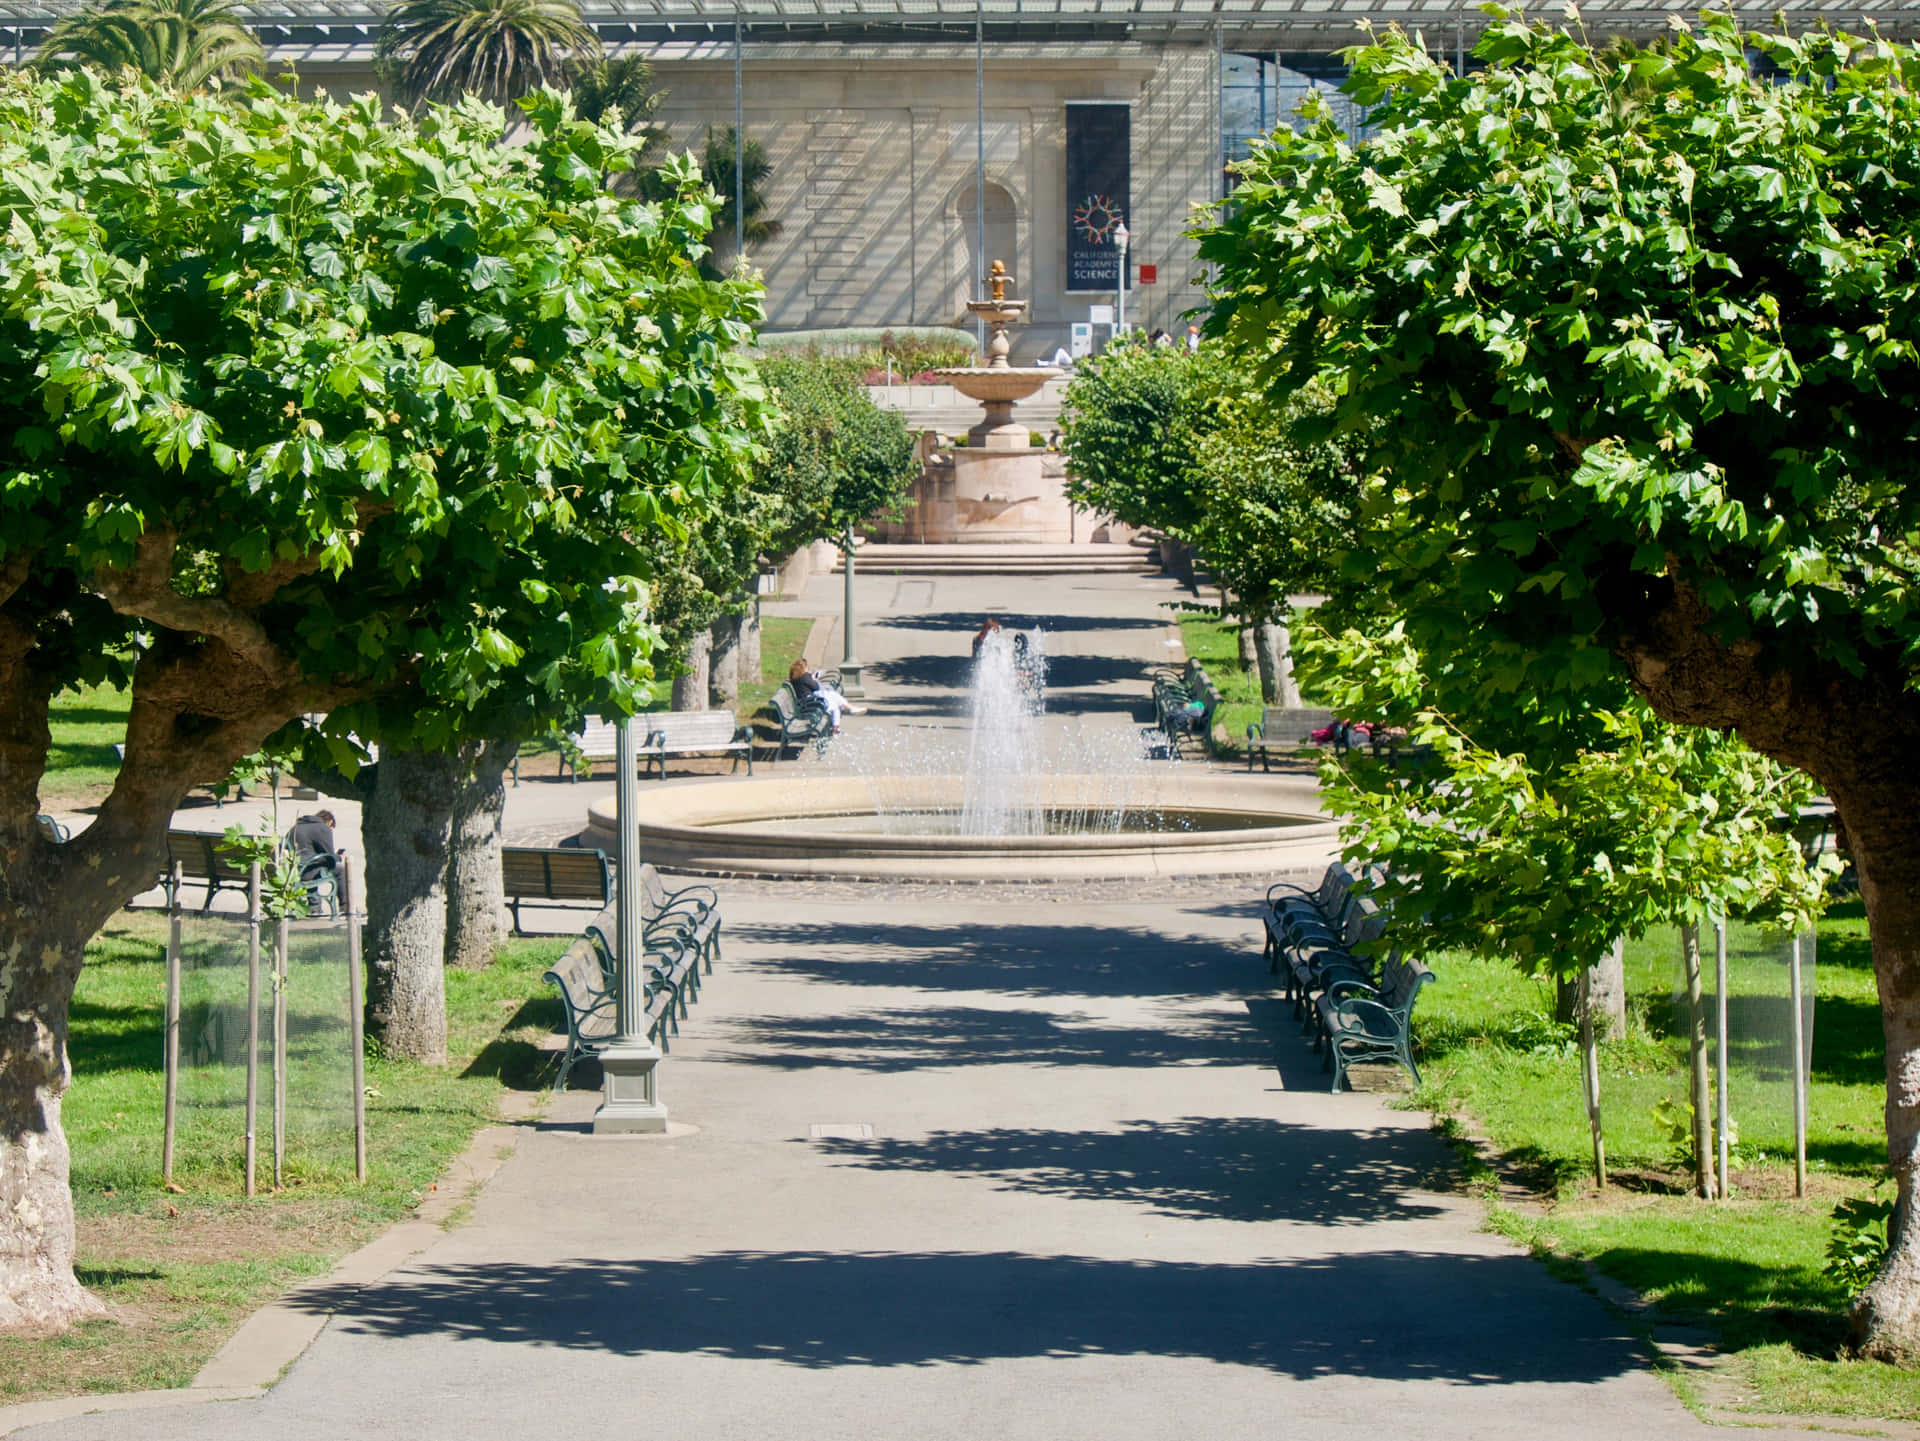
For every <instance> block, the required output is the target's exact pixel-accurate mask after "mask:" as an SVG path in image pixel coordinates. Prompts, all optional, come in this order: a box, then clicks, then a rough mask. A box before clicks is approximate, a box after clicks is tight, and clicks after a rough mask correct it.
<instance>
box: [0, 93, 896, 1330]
mask: <svg viewBox="0 0 1920 1441" xmlns="http://www.w3.org/2000/svg"><path fill="white" fill-rule="evenodd" d="M520 110H521V113H522V115H523V117H524V118H523V120H522V121H521V122H520V123H521V125H522V127H523V129H524V131H525V135H524V143H523V144H518V145H513V146H503V145H502V144H500V138H501V134H502V128H503V127H502V123H501V117H500V115H499V112H498V111H496V110H493V109H491V108H490V107H487V106H484V105H482V104H480V103H478V102H476V101H473V100H467V101H465V102H463V103H462V104H460V105H458V106H455V107H443V106H438V105H431V104H430V105H427V106H424V107H422V108H421V109H420V110H419V112H418V113H417V114H416V115H415V116H413V117H406V116H402V117H401V118H399V119H398V120H395V119H392V118H390V117H388V116H387V115H385V114H383V111H382V106H381V104H380V102H379V101H378V100H377V99H376V98H374V97H363V98H361V99H358V100H355V101H353V102H351V103H346V104H343V103H340V102H338V101H336V100H332V99H326V98H323V99H320V100H316V101H313V102H306V101H301V100H299V99H296V98H294V97H292V96H289V95H287V94H285V93H284V92H281V91H279V90H277V89H275V88H274V87H272V86H269V85H268V84H267V83H265V82H264V81H263V80H258V79H252V80H243V81H240V82H237V83H236V84H234V85H231V86H228V87H226V88H225V89H223V90H220V91H215V92H207V91H198V92H183V91H182V90H181V89H178V88H174V87H169V86H164V85H155V84H150V83H146V82H142V81H138V80H136V79H132V78H129V77H122V79H121V80H118V81H111V82H110V81H108V80H106V79H104V78H102V76H101V75H100V74H99V72H97V71H95V70H91V69H79V70H66V71H61V72H58V73H52V74H46V73H41V74H35V73H32V72H27V73H13V74H10V75H8V76H6V77H0V204H4V205H5V207H6V208H7V210H8V211H9V213H11V214H12V215H13V216H14V217H15V220H14V224H13V226H12V228H11V229H10V230H9V231H8V232H7V234H6V236H5V238H4V240H3V241H0V277H4V278H3V279H0V373H4V375H5V377H6V379H7V381H8V384H7V386H6V391H5V395H6V398H5V402H4V403H5V405H6V407H8V408H9V411H10V413H9V414H8V415H7V417H6V419H5V423H4V425H0V435H4V436H5V437H6V440H5V443H6V445H7V448H8V456H7V468H6V481H5V485H4V487H0V511H4V524H0V1017H4V1019H3V1020H0V1325H5V1324H10V1323H22V1322H27V1323H48V1322H54V1323H57V1322H60V1321H63V1320H67V1319H71V1318H73V1317H76V1316H80V1315H84V1314H86V1313H87V1312H88V1311H90V1310H91V1309H93V1303H92V1301H91V1300H90V1298H89V1297H88V1296H87V1295H86V1293H85V1292H84V1291H83V1290H82V1289H81V1288H80V1287H79V1286H78V1284H77V1283H76V1282H75V1280H74V1277H73V1272H72V1259H73V1228H72V1220H71V1217H72V1212H71V1204H70V1198H69V1196H68V1192H67V1179H66V1176H67V1165H66V1150H65V1142H64V1140H63V1138H62V1135H61V1130H60V1097H61V1093H62V1091H63V1090H64V1088H65V1083H66V1033H67V1014H68V1007H69V1004H70V1001H71V997H72V993H73V986H74V982H75V980H76V978H77V976H78V974H79V970H80V966H81V958H82V951H83V947H84V946H85V944H86V942H87V940H88V939H89V938H90V937H91V936H92V935H93V933H94V932H95V931H96V930H97V929H98V928H99V927H100V925H102V924H103V923H104V922H105V921H106V920H107V919H108V918H109V917H110V916H111V915H112V914H113V912H114V911H115V910H116V909H117V908H118V907H119V906H121V905H123V904H124V903H125V902H126V900H127V899H129V898H130V897H131V896H132V895H134V894H136V893H138V892H139V891H140V890H142V889H145V888H146V887H147V886H148V885H149V884H150V883H151V878H152V876H153V874H154V872H155V871H156V869H157V868H158V866H159V865H160V863H161V858H162V856H163V853H164V837H165V832H166V828H167V825H168V822H169V819H170V817H171V815H172V814H173V812H174V810H175V809H176V808H177V807H178V805H179V803H180V802H181V800H182V798H183V797H184V796H185V794H186V793H187V791H188V790H189V789H190V788H192V787H193V786H195V785H197V784H203V783H206V782H209V781H215V780H218V779H220V778H221V777H223V776H224V775H226V774H227V773H228V771H229V770H230V769H231V768H232V767H233V765H234V763H235V762H236V761H237V760H238V759H240V758H241V757H243V756H246V755H248V754H250V753H252V752H255V751H257V750H260V749H262V748H267V749H270V750H275V751H278V752H280V753H283V754H292V755H295V756H297V757H298V758H299V764H300V766H301V767H302V769H303V770H304V771H306V772H307V773H309V774H314V775H323V774H331V775H332V776H333V777H334V778H335V779H336V781H337V782H338V783H340V784H344V785H351V786H354V787H355V788H356V789H357V790H358V791H359V792H360V793H361V794H362V795H363V796H364V797H365V799H366V806H367V808H366V813H365V822H366V823H365V831H366V836H367V841H368V845H369V856H368V862H369V864H368V867H367V872H368V882H369V901H370V908H374V909H377V910H378V911H379V912H380V914H381V916H382V918H383V919H382V921H381V923H380V925H379V926H378V927H377V928H375V930H374V931H373V932H372V934H370V944H369V965H370V972H371V974H370V978H369V979H370V986H369V1010H370V1012H371V1014H372V1017H373V1019H374V1021H375V1022H376V1024H377V1025H378V1026H379V1027H380V1036H381V1040H382V1042H383V1043H384V1044H385V1045H386V1046H387V1047H388V1048H389V1049H390V1050H392V1051H394V1052H396V1053H400V1054H407V1055H414V1056H418V1057H421V1058H423V1059H428V1060H433V1059H438V1058H440V1057H441V1056H442V1055H443V1054H444V1005H443V1001H442V991H441V984H442V982H441V968H442V965H443V962H444V961H445V960H446V959H449V958H452V959H455V960H458V959H460V958H462V957H470V956H474V955H485V954H490V953H491V947H492V942H491V935H492V927H493V926H494V925H495V924H496V921H495V914H494V912H493V911H492V910H491V909H489V908H488V907H486V906H485V905H480V906H477V907H476V906H472V905H469V904H463V901H470V900H471V899H472V897H473V896H474V895H476V894H479V893H480V889H479V888H480V887H481V886H482V885H483V883H484V879H485V876H486V872H487V870H488V866H487V865H486V863H485V858H486V857H487V856H488V855H489V854H490V853H489V852H488V851H487V850H486V843H487V842H488V841H489V840H490V839H491V840H496V841H497V835H498V809H499V792H500V786H499V779H500V771H501V768H502V766H503V765H504V764H505V761H506V759H507V758H508V757H509V756H510V755H511V754H512V752H513V749H514V747H515V746H516V745H517V743H518V741H519V739H520V738H521V737H523V736H526V735H529V734H534V733H537V732H539V731H541V730H543V729H545V728H546V727H548V726H551V725H554V724H566V723H570V722H572V721H574V720H576V719H577V718H578V716H579V715H581V714H582V713H585V712H589V711H597V712H602V713H606V712H611V713H615V714H618V713H622V712H630V711H632V710H634V709H637V708H638V707H640V706H641V705H643V704H645V703H646V702H647V700H648V699H649V698H650V696H651V694H652V691H653V685H654V680H655V677H656V675H657V674H658V673H659V668H660V667H662V666H666V665H671V664H672V663H673V662H674V660H675V658H676V653H677V652H678V651H679V650H681V649H684V647H685V645H686V643H687V640H688V638H689V637H690V636H691V635H693V634H695V633H697V632H699V631H701V630H702V629H703V627H704V626H705V625H706V624H707V623H708V621H709V619H710V615H711V612H712V611H713V609H714V608H715V607H716V606H718V607H724V606H726V605H728V604H731V603H733V601H734V599H735V597H737V596H738V595H739V594H740V593H741V592H742V591H743V589H745V588H746V587H747V582H748V581H749V580H750V578H751V576H752V574H753V572H754V571H755V570H756V569H757V568H758V566H759V564H760V563H761V560H762V558H763V557H764V556H765V555H767V554H769V553H771V552H774V551H777V550H778V548H780V547H782V546H786V545H790V544H795V543H799V542H800V541H802V540H805V539H811V538H813V537H815V536H818V535H825V534H831V533H834V532H835V531H836V530H837V529H838V527H839V526H840V525H841V524H842V523H844V520H845V518H846V517H847V516H848V515H849V514H857V513H862V512H863V511H864V510H865V509H866V508H867V507H868V506H869V505H870V504H871V503H873V502H874V501H875V500H876V498H878V497H881V496H885V495H890V494H896V493H897V491H898V489H899V488H900V487H901V486H903V485H904V483H905V480H906V478H907V474H910V471H909V470H908V468H907V462H908V461H910V458H911V444H910V441H908V439H907V437H906V434H905V431H904V428H903V427H902V426H900V424H899V422H898V420H897V418H896V419H895V420H894V422H893V430H892V431H888V430H886V428H885V426H884V425H876V424H875V422H874V418H873V417H872V416H870V415H867V414H865V413H864V412H861V411H860V410H859V409H858V406H857V405H856V404H855V401H856V400H858V401H861V402H864V400H865V397H864V395H859V396H855V394H854V393H853V392H854V390H855V387H852V386H850V385H849V386H843V387H842V389H841V390H840V391H839V392H835V393H833V394H830V395H828V396H827V397H826V400H825V401H824V402H819V401H817V398H816V397H813V396H812V395H807V396H799V395H795V396H791V397H789V405H790V406H791V408H792V409H793V410H794V411H795V412H796V413H797V414H798V415H799V419H798V420H788V419H787V418H786V417H785V415H784V413H783V410H782V395H781V391H782V390H785V389H796V390H797V389H800V388H801V387H800V386H799V385H798V383H797V380H796V381H789V380H788V378H786V377H784V376H782V375H781V374H780V373H779V371H778V370H777V368H776V369H775V370H774V372H773V373H772V374H771V375H770V376H769V377H767V378H763V377H762V376H761V375H760V374H759V373H757V372H756V370H755V368H754V365H753V363H752V361H751V359H750V353H751V352H750V349H749V347H750V344H751V340H752V335H753V327H754V325H755V324H756V323H757V321H758V320H759V318H760V314H761V311H760V300H761V291H760V287H759V284H758V282H757V281H756V280H755V279H754V278H753V277H752V276H751V275H750V274H749V273H747V272H746V271H744V270H738V271H734V272H731V273H728V274H725V275H715V274H713V273H711V272H710V271H709V270H703V268H702V264H701V262H702V261H703V260H704V259H705V258H706V257H707V253H708V252H707V248H706V244H705V240H706V237H707V235H708V234H709V232H710V231H711V229H712V227H713V217H714V214H715V212H716V210H717V209H718V208H719V201H718V197H717V196H715V195H714V193H713V192H712V189H711V187H710V186H709V185H708V183H707V181H706V177H705V176H704V175H703V173H702V171H701V169H700V167H699V165H698V164H697V163H696V162H695V161H694V160H693V159H692V158H691V157H678V158H675V157H668V158H666V159H665V160H664V161H661V162H659V163H658V164H657V165H655V164H653V163H652V161H651V157H649V155H648V153H647V152H648V143H647V140H646V138H645V137H644V136H642V135H639V134H636V133H634V132H633V131H632V130H631V129H629V128H628V127H627V126H626V125H625V124H621V125H619V126H603V125H596V124H593V123H591V122H582V121H580V120H579V119H578V118H577V117H576V116H575V114H574V113H573V111H572V109H571V107H570V105H569V102H568V99H567V97H566V96H564V95H562V94H560V93H557V92H555V91H552V90H541V91H539V92H538V93H536V94H535V95H533V96H530V97H528V98H527V99H526V100H524V101H523V102H522V104H521V107H520ZM643 168H650V169H651V170H652V172H653V174H652V178H651V179H650V181H649V184H648V186H647V187H642V186H638V185H634V184H631V183H629V182H630V179H631V177H633V176H634V175H635V173H636V172H637V171H640V170H642V169H643ZM654 195H657V196H659V197H660V198H657V199H655V198H648V197H649V196H654ZM769 379H771V380H772V382H773V386H772V388H770V387H769V384H768V380H769ZM799 379H804V377H800V378H799ZM869 408H870V407H869ZM855 433H857V434H858V437H859V438H858V441H857V443H851V444H848V445H844V446H839V447H837V448H834V447H832V446H830V447H829V448H830V449H832V453H833V455H834V456H836V457H841V458H842V460H841V463H840V464H839V469H838V470H832V469H828V470H825V471H823V470H822V467H821V465H820V464H819V463H818V462H817V458H809V454H810V453H809V452H808V450H807V447H808V446H809V445H818V444H821V443H822V442H821V440H820V437H822V436H825V437H827V438H828V441H831V440H832V439H833V438H834V437H838V436H843V435H846V436H852V435H854V434H855ZM847 456H852V457H853V458H852V459H845V457H847ZM103 680H114V681H117V682H119V683H121V684H123V685H125V686H126V687H127V688H128V690H129V692H130V697H131V709H130V717H129V722H128V729H127V742H126V755H125V763H124V765H123V767H122V769H121V772H120V774H119V776H118V778H117V780H116V782H115V784H114V787H113V789H112V791H111V793H110V794H109V795H108V797H107V798H106V800H105V801H104V802H103V804H102V806H101V808H100V811H99V814H98V817H97V818H96V820H95V821H94V823H93V825H92V826H90V827H89V828H88V829H87V830H86V831H85V832H84V833H83V834H82V835H81V836H79V837H77V838H76V839H74V840H73V841H72V842H70V843H67V844H56V843H54V842H52V841H50V840H48V839H47V838H46V837H45V836H44V835H43V834H42V833H41V832H40V830H39V829H38V827H37V826H36V825H35V823H34V816H35V813H36V811H37V809H38V801H37V792H38V788H39V783H40V779H41V776H42V774H43V773H44V771H45V768H46V764H47V755H48V748H49V743H50V742H49V732H48V719H47V717H48V712H49V705H50V702H51V700H52V698H53V697H54V696H55V695H56V694H57V693H59V692H60V691H61V690H63V689H66V688H68V687H71V686H74V685H78V684H82V683H89V682H98V681H103ZM315 717H319V719H317V720H316V719H314V718H315ZM370 745H378V746H379V747H380V753H381V761H380V763H379V764H378V765H377V766H373V767H363V766H362V764H361V762H362V761H363V760H364V759H365V756H366V749H365V748H366V747H368V746H370ZM476 858H480V859H479V860H478V863H476ZM493 870H494V873H495V875H496V876H497V865H495V866H494V867H493ZM450 896H451V904H450V900H449V897H450Z"/></svg>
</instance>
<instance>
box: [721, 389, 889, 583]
mask: <svg viewBox="0 0 1920 1441" xmlns="http://www.w3.org/2000/svg"><path fill="white" fill-rule="evenodd" d="M760 376H761V379H762V380H763V381H764V382H765V383H766V386H767V388H768V391H769V394H770V397H771V399H772V400H773V403H774V404H775V405H776V406H777V407H778V409H779V411H780V413H781V417H782V418H781V421H780V424H779V426H778V428H777V429H776V431H775V433H774V434H773V436H772V438H771V440H770V441H769V443H768V446H767V452H766V455H765V456H764V457H763V459H762V460H761V461H760V464H759V466H758V468H757V471H756V474H757V477H758V483H759V486H760V488H761V490H762V491H763V492H764V493H765V494H767V495H768V496H771V497H777V498H778V501H779V510H778V511H777V512H776V513H775V514H774V515H773V517H772V527H771V529H770V530H769V533H768V535H767V537H766V542H765V545H764V547H763V548H764V550H765V552H766V554H768V555H770V556H784V555H791V554H792V553H793V552H794V551H796V550H798V549H799V548H800V547H801V546H803V545H808V544H810V543H812V542H813V541H816V540H827V539H837V538H838V537H839V536H840V535H841V533H842V532H843V531H844V530H845V528H846V527H847V526H848V525H849V524H852V525H858V524H860V523H861V522H862V521H865V520H867V519H869V518H871V517H873V516H876V515H883V514H887V513H890V512H891V511H893V510H894V509H896V508H897V507H898V506H899V504H900V502H901V501H902V500H903V499H904V498H905V496H906V493H907V488H908V487H909V486H910V485H912V484H913V481H914V477H915V476H917V475H918V474H919V470H920V467H919V465H918V463H917V462H916V460H915V458H914V449H913V435H912V433H911V432H910V431H908V429H907V425H906V421H905V419H904V418H903V417H902V416H901V414H900V413H899V412H898V411H893V410H882V409H881V408H880V407H879V406H877V405H875V404H874V403H873V398H872V397H871V396H869V395H868V394H867V392H866V389H865V387H864V386H862V385H860V384H859V383H858V382H857V381H855V380H853V379H852V378H850V377H849V376H848V375H847V374H846V373H845V372H844V370H843V369H841V368H840V367H836V366H834V365H833V364H831V363H823V362H821V361H817V360H812V359H808V358H804V357H797V356H796V357H788V356H768V357H766V358H763V359H762V360H761V361H760Z"/></svg>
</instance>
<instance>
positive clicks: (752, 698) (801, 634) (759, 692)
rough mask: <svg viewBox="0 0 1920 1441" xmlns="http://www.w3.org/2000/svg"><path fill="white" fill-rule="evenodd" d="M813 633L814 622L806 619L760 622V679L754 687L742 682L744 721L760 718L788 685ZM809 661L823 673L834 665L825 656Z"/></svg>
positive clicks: (782, 617)
mask: <svg viewBox="0 0 1920 1441" xmlns="http://www.w3.org/2000/svg"><path fill="white" fill-rule="evenodd" d="M812 629H813V621H812V620H811V619H810V618H809V617H807V616H803V615H770V616H767V617H766V618H765V619H763V620H762V621H761V622H760V676H759V679H758V680H756V681H753V682H752V683H749V682H748V681H747V680H746V679H745V678H744V677H742V679H741V682H740V715H741V717H742V718H745V717H747V716H751V715H757V714H759V712H760V710H761V708H762V707H764V706H765V705H766V703H767V702H768V701H770V700H772V699H773V693H774V692H775V691H777V690H779V689H780V687H781V686H782V685H784V684H785V683H786V679H787V670H788V668H789V667H791V666H792V665H793V663H794V662H795V661H796V660H798V659H799V658H800V656H801V655H802V654H803V653H804V652H805V651H806V648H807V633H808V632H809V631H811V630H812ZM807 659H808V660H809V661H810V662H812V664H813V665H814V666H816V667H818V668H821V669H824V668H826V667H827V666H828V665H829V664H830V662H829V661H828V659H827V658H826V657H825V656H817V655H811V656H808V657H807Z"/></svg>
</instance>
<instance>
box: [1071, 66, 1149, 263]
mask: <svg viewBox="0 0 1920 1441" xmlns="http://www.w3.org/2000/svg"><path fill="white" fill-rule="evenodd" d="M1132 146H1133V109H1132V107H1131V106H1129V105H1128V104H1127V103H1126V102H1125V101H1120V102H1114V101H1108V100H1099V101H1068V102H1067V194H1066V205H1067V290H1068V292H1069V293H1070V294H1071V293H1073V292H1076V291H1078V292H1086V291H1102V290H1113V289H1115V288H1116V287H1117V286H1118V285H1119V283H1120V247H1119V246H1118V245H1117V244H1115V243H1114V239H1113V234H1114V231H1116V230H1117V229H1119V227H1120V222H1121V221H1123V220H1125V219H1126V218H1127V211H1128V209H1129V207H1130V206H1131V205H1132V204H1133V190H1132V182H1133V152H1132ZM1128 288H1129V289H1131V288H1132V287H1131V285H1129V287H1128Z"/></svg>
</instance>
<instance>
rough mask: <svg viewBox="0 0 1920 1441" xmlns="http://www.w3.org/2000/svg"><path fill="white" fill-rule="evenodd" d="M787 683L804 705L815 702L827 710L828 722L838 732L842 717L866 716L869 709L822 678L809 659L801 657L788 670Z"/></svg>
mask: <svg viewBox="0 0 1920 1441" xmlns="http://www.w3.org/2000/svg"><path fill="white" fill-rule="evenodd" d="M787 683H788V684H789V685H791V686H792V687H793V694H794V697H795V698H796V699H797V700H799V702H800V703H801V704H802V705H805V704H806V703H807V702H808V701H815V702H817V703H818V704H819V705H820V706H821V707H823V708H824V709H825V710H826V713H827V720H828V722H829V723H830V724H831V725H832V726H833V728H834V730H835V731H836V732H837V731H838V730H839V729H840V717H841V716H842V715H865V714H866V713H867V708H866V707H865V706H863V705H854V704H852V703H851V702H850V701H848V699H847V698H846V697H845V696H843V695H841V694H840V692H839V691H837V690H835V689H834V688H833V687H832V686H830V685H828V684H827V683H826V682H825V681H824V680H822V679H821V678H820V672H819V671H817V670H812V669H810V668H809V667H808V665H807V658H806V657H805V656H801V657H800V659H799V660H797V661H795V662H794V663H793V664H792V665H791V666H789V667H788V668H787Z"/></svg>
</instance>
